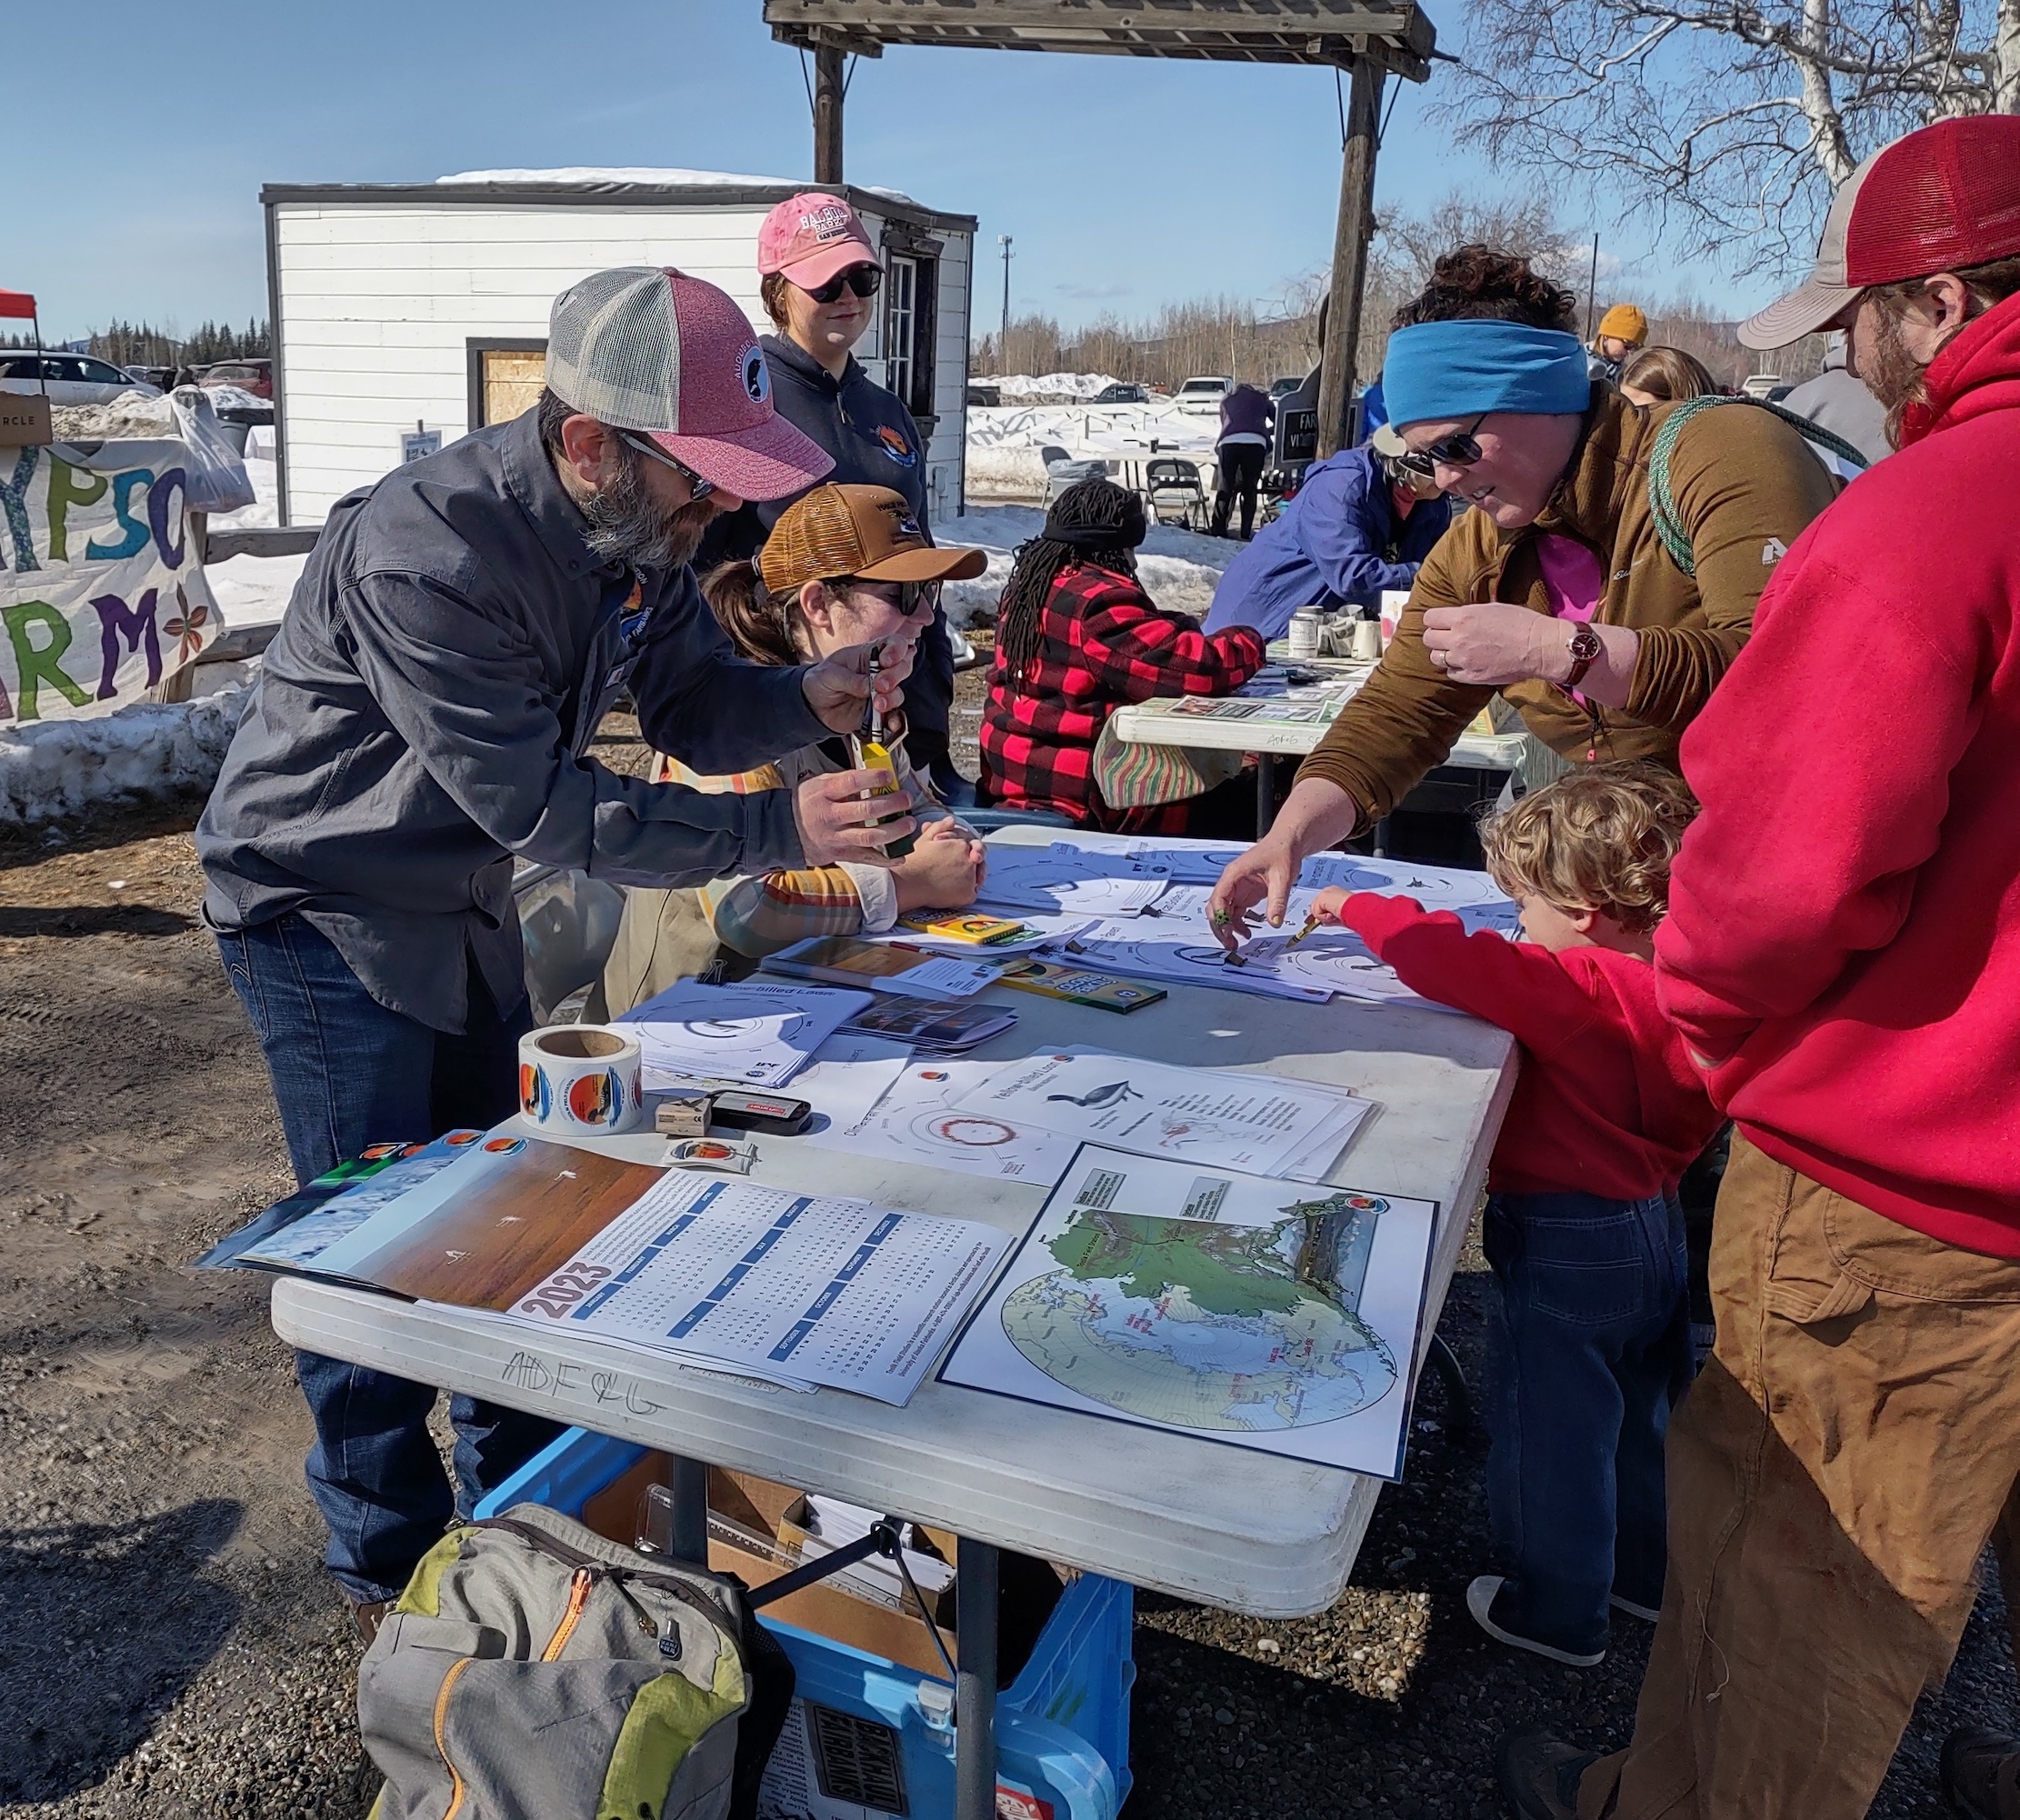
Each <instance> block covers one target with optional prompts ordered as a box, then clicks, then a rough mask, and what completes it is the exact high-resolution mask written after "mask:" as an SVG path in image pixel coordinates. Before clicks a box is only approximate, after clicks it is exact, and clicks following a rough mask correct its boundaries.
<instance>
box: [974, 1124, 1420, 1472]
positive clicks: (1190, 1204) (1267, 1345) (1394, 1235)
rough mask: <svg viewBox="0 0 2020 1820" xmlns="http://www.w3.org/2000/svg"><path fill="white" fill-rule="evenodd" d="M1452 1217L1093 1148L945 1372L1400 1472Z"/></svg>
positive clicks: (1125, 1416) (1355, 1467)
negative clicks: (1426, 1313) (1429, 1300)
mask: <svg viewBox="0 0 2020 1820" xmlns="http://www.w3.org/2000/svg"><path fill="white" fill-rule="evenodd" d="M1437 1211H1438V1210H1437V1208H1436V1206H1435V1205H1434V1204H1433V1203H1431V1202H1428V1201H1418V1200H1410V1199H1406V1198H1405V1197H1404V1196H1401V1195H1390V1194H1385V1193H1382V1192H1379V1191H1375V1190H1369V1189H1359V1188H1330V1187H1317V1188H1305V1187H1296V1186H1293V1185H1289V1184H1287V1183H1284V1182H1277V1181H1268V1180H1264V1179H1261V1178H1258V1177H1256V1176H1254V1175H1241V1174H1235V1173H1234V1172H1224V1171H1219V1170H1215V1169H1212V1168H1209V1167H1206V1166H1204V1165H1199V1164H1196V1163H1194V1162H1191V1161H1189V1160H1188V1161H1184V1162H1177V1161H1167V1160H1165V1159H1161V1158H1150V1157H1143V1156H1136V1155H1127V1154H1125V1153H1123V1152H1120V1151H1115V1150H1111V1149H1106V1148H1104V1147H1102V1146H1099V1145H1092V1144H1090V1145H1086V1146H1085V1147H1084V1148H1083V1149H1082V1150H1081V1151H1080V1152H1079V1154H1078V1155H1076V1156H1075V1159H1074V1162H1073V1165H1072V1166H1071V1168H1069V1169H1068V1170H1067V1172H1066V1174H1065V1178H1064V1179H1063V1180H1062V1182H1061V1183H1060V1185H1058V1186H1057V1187H1056V1188H1055V1189H1054V1191H1053V1193H1052V1194H1051V1195H1050V1196H1049V1197H1048V1198H1047V1199H1046V1202H1045V1207H1044V1208H1043V1210H1042V1211H1041V1212H1040V1213H1039V1215H1038V1216H1037V1218H1036V1219H1035V1221H1034V1222H1033V1224H1032V1226H1031V1230H1030V1232H1029V1233H1028V1234H1027V1235H1025V1238H1024V1240H1023V1242H1022V1244H1021V1245H1019V1246H1018V1248H1017V1252H1016V1255H1015V1257H1014V1258H1013V1259H1012V1261H1011V1263H1010V1265H1009V1266H1008V1267H1007V1268H1006V1269H1005V1271H1004V1273H1003V1275H1001V1276H1000V1277H999V1278H998V1279H997V1282H996V1284H995V1287H994V1288H993V1289H992V1290H991V1291H990V1293H989V1294H988V1295H987V1296H985V1298H984V1300H983V1302H982V1305H980V1306H979V1307H978V1308H977V1309H976V1310H975V1314H974V1315H973V1316H972V1317H971V1318H970V1319H969V1321H968V1323H967V1325H965V1327H964V1328H963V1329H962V1331H961V1334H960V1336H959V1337H958V1338H957V1339H956V1340H955V1345H954V1349H953V1351H952V1352H951V1353H950V1354H949V1355H948V1357H947V1362H946V1364H945V1365H944V1366H942V1367H941V1371H940V1381H941V1382H942V1383H943V1384H949V1385H964V1386H966V1387H968V1388H971V1389H975V1390H984V1391H990V1392H994V1393H995V1394H996V1395H1005V1396H1015V1397H1019V1398H1022V1399H1023V1400H1025V1401H1026V1402H1031V1403H1043V1404H1048V1405H1052V1406H1054V1407H1055V1408H1060V1409H1071V1410H1078V1411H1081V1412H1083V1413H1085V1414H1088V1415H1100V1416H1105V1417H1108V1418H1110V1419H1112V1420H1119V1421H1124V1422H1130V1423H1134V1424H1136V1425H1139V1426H1142V1427H1145V1428H1154V1429H1162V1430H1165V1431H1166V1432H1168V1433H1173V1434H1179V1435H1186V1436H1188V1437H1189V1438H1192V1439H1205V1440H1214V1441H1223V1442H1226V1443H1229V1444H1231V1445H1235V1446H1239V1447H1247V1448H1252V1449H1255V1450H1256V1451H1259V1452H1265V1453H1271V1454H1281V1455H1287V1456H1289V1457H1290V1458H1293V1459H1299V1460H1308V1461H1311V1462H1313V1463H1314V1464H1315V1465H1325V1466H1337V1467H1343V1468H1345V1469H1347V1470H1349V1471H1353V1472H1359V1473H1368V1474H1373V1475H1378V1476H1380V1477H1383V1478H1395V1477H1397V1476H1399V1475H1401V1473H1402V1470H1403V1450H1404V1441H1405V1431H1406V1426H1407V1424H1406V1421H1405V1417H1406V1415H1407V1413H1408V1412H1407V1407H1406V1405H1407V1397H1408V1393H1409V1386H1410V1385H1411V1384H1412V1383H1414V1382H1415V1370H1414V1367H1415V1350H1416V1346H1417V1343H1418V1333H1417V1329H1418V1322H1419V1319H1420V1317H1421V1315H1422V1313H1423V1307H1424V1291H1425V1279H1426V1276H1427V1275H1428V1271H1429V1266H1430V1255H1431V1239H1432V1235H1433V1233H1434V1231H1435V1227H1436V1224H1437Z"/></svg>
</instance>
